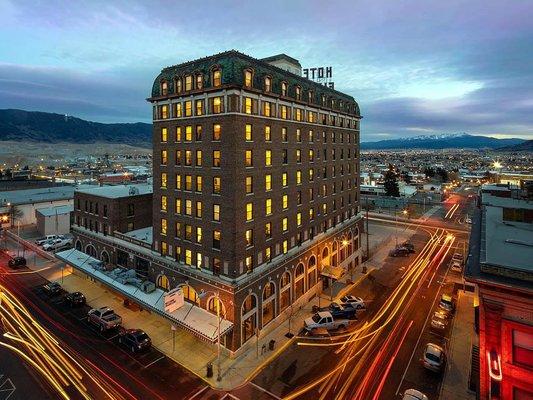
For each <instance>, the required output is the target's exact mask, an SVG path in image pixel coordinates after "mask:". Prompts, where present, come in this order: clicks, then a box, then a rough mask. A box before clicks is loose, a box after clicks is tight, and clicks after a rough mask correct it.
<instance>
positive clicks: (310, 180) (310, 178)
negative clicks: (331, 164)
mask: <svg viewBox="0 0 533 400" xmlns="http://www.w3.org/2000/svg"><path fill="white" fill-rule="evenodd" d="M314 179H315V171H314V169H313V168H309V182H313V180H314Z"/></svg>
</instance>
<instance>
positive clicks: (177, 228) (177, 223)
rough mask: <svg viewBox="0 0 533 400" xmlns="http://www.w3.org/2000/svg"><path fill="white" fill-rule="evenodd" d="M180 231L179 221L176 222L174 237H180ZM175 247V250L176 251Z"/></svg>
mask: <svg viewBox="0 0 533 400" xmlns="http://www.w3.org/2000/svg"><path fill="white" fill-rule="evenodd" d="M181 235H182V232H181V222H176V237H177V238H181ZM177 250H178V249H177V248H176V252H177Z"/></svg>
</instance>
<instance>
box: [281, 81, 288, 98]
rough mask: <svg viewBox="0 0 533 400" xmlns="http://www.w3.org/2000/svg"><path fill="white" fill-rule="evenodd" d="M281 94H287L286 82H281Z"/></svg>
mask: <svg viewBox="0 0 533 400" xmlns="http://www.w3.org/2000/svg"><path fill="white" fill-rule="evenodd" d="M281 95H282V96H287V82H281Z"/></svg>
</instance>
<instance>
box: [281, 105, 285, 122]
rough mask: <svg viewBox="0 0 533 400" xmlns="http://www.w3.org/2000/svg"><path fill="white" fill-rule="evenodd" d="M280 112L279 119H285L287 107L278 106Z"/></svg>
mask: <svg viewBox="0 0 533 400" xmlns="http://www.w3.org/2000/svg"><path fill="white" fill-rule="evenodd" d="M280 111H281V115H280V116H281V118H282V119H287V106H285V105H281V106H280Z"/></svg>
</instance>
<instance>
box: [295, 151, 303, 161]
mask: <svg viewBox="0 0 533 400" xmlns="http://www.w3.org/2000/svg"><path fill="white" fill-rule="evenodd" d="M296 162H297V163H301V162H302V152H301V151H300V149H296Z"/></svg>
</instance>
